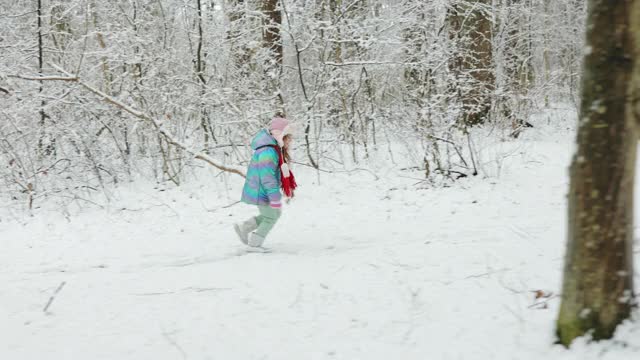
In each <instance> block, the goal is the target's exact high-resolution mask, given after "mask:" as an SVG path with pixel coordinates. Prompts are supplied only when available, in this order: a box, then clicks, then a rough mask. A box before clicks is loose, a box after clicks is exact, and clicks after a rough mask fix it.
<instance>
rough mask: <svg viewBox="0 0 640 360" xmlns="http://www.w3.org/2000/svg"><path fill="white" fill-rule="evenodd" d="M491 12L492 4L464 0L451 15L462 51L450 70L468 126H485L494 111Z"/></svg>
mask: <svg viewBox="0 0 640 360" xmlns="http://www.w3.org/2000/svg"><path fill="white" fill-rule="evenodd" d="M491 12H492V1H491V0H461V1H456V2H454V4H453V5H452V6H451V8H450V9H449V12H448V14H447V21H448V23H449V37H450V39H451V40H452V41H454V42H455V43H456V44H457V48H458V51H457V54H456V55H455V56H454V58H453V59H452V61H451V63H450V64H449V67H450V69H451V70H452V72H453V73H454V74H455V75H456V77H457V78H458V79H459V84H458V89H457V90H458V92H459V94H460V97H461V101H462V108H463V117H462V119H461V120H462V122H463V123H464V125H466V126H472V125H476V124H481V123H484V122H485V121H486V120H487V118H488V116H489V113H490V110H491V102H492V97H493V92H494V90H495V81H496V80H495V74H494V63H493V49H492V43H491V40H492V33H491V29H492V20H491Z"/></svg>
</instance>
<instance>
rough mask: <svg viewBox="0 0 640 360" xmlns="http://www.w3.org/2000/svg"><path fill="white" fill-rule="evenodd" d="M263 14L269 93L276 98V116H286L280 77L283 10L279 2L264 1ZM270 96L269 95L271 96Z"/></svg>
mask: <svg viewBox="0 0 640 360" xmlns="http://www.w3.org/2000/svg"><path fill="white" fill-rule="evenodd" d="M262 13H263V14H264V19H265V20H264V24H263V26H264V27H263V29H264V30H263V33H262V41H263V46H264V48H265V49H267V50H268V53H269V58H268V62H267V64H266V67H265V72H266V74H265V77H266V82H267V91H268V92H270V93H271V94H273V95H275V96H276V99H277V102H276V108H277V110H276V115H278V116H284V115H285V110H284V99H283V98H282V92H281V90H280V77H281V76H282V59H283V47H282V36H281V34H280V28H281V27H282V9H280V8H279V0H263V1H262ZM271 94H269V95H271Z"/></svg>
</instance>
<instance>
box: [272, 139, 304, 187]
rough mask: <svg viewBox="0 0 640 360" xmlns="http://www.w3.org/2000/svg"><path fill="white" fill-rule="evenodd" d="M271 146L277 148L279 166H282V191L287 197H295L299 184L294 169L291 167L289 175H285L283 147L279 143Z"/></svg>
mask: <svg viewBox="0 0 640 360" xmlns="http://www.w3.org/2000/svg"><path fill="white" fill-rule="evenodd" d="M270 146H271V147H273V148H274V149H276V152H277V153H278V166H279V168H280V184H281V185H280V186H281V187H282V191H283V192H284V195H285V196H286V197H290V198H292V197H293V191H294V190H295V189H296V188H297V187H298V184H296V178H295V177H294V176H293V171H291V169H289V176H288V177H285V176H284V171H282V164H284V159H283V156H282V149H281V148H280V146H277V145H270ZM288 166H289V164H287V167H288Z"/></svg>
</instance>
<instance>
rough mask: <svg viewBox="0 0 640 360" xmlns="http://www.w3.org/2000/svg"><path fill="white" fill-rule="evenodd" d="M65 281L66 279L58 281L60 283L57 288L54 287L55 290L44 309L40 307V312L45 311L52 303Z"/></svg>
mask: <svg viewBox="0 0 640 360" xmlns="http://www.w3.org/2000/svg"><path fill="white" fill-rule="evenodd" d="M66 283H67V282H66V281H63V282H61V283H60V285H58V288H57V289H56V291H54V292H53V295H51V297H50V298H49V301H48V302H47V305H45V306H44V309H42V312H44V313H46V312H47V310H49V307H50V306H51V304H52V303H53V300H55V299H56V295H58V293H59V292H60V290H62V288H63V287H64V284H66Z"/></svg>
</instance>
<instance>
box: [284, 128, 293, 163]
mask: <svg viewBox="0 0 640 360" xmlns="http://www.w3.org/2000/svg"><path fill="white" fill-rule="evenodd" d="M287 136H289V135H285V136H284V137H285V138H286V137H287ZM282 158H283V160H284V162H286V163H288V162H289V161H291V155H289V149H288V148H287V147H285V146H283V147H282Z"/></svg>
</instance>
